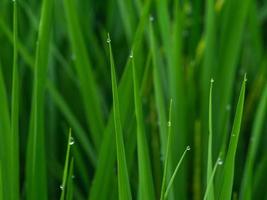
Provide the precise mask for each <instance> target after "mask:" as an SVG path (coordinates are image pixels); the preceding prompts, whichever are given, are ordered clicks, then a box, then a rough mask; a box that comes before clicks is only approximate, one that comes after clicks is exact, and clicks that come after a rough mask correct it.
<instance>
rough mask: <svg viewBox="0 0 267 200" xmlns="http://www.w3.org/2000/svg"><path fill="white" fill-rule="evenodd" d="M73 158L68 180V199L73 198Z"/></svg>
mask: <svg viewBox="0 0 267 200" xmlns="http://www.w3.org/2000/svg"><path fill="white" fill-rule="evenodd" d="M73 162H74V161H73V158H72V159H71V161H70V169H69V174H68V182H67V194H66V200H71V199H73V178H75V177H74V175H73Z"/></svg>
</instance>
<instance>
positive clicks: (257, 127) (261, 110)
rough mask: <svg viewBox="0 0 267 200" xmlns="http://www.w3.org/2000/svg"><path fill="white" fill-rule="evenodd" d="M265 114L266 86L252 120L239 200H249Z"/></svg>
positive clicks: (266, 111)
mask: <svg viewBox="0 0 267 200" xmlns="http://www.w3.org/2000/svg"><path fill="white" fill-rule="evenodd" d="M266 113H267V85H266V86H265V89H264V91H263V94H262V97H261V100H260V103H259V106H258V109H257V112H256V118H255V120H254V124H253V128H252V133H251V136H250V144H249V150H248V156H247V160H246V164H245V171H244V174H243V181H242V185H241V193H240V199H247V200H248V199H251V197H252V196H251V195H252V194H251V190H252V183H253V181H252V178H253V177H252V176H253V167H254V163H255V159H256V152H257V149H258V145H259V142H260V137H261V133H262V129H263V125H264V122H265V116H266Z"/></svg>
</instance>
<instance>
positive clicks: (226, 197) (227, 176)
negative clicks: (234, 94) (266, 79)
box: [218, 75, 247, 200]
mask: <svg viewBox="0 0 267 200" xmlns="http://www.w3.org/2000/svg"><path fill="white" fill-rule="evenodd" d="M246 81H247V80H246V75H245V76H244V80H243V83H242V87H241V91H240V96H239V99H238V103H237V108H236V114H235V118H234V124H233V128H232V132H231V137H230V144H229V147H228V152H227V155H226V159H225V165H224V168H223V172H222V177H223V178H222V182H221V183H222V186H221V189H220V193H219V198H218V199H219V200H230V199H231V196H232V186H233V179H234V167H235V155H236V149H237V143H238V138H239V133H240V128H241V121H242V115H243V106H244V100H245V89H246Z"/></svg>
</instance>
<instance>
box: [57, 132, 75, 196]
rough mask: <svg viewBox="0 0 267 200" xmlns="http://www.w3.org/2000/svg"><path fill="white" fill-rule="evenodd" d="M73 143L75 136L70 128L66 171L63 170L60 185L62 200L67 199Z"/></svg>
mask: <svg viewBox="0 0 267 200" xmlns="http://www.w3.org/2000/svg"><path fill="white" fill-rule="evenodd" d="M73 144H74V140H73V138H72V136H71V129H70V130H69V137H68V144H67V151H66V159H65V165H64V171H63V176H62V184H61V185H60V189H61V195H60V200H64V199H65V191H66V184H67V180H68V173H69V157H70V148H71V145H73Z"/></svg>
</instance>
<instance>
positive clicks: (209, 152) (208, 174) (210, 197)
mask: <svg viewBox="0 0 267 200" xmlns="http://www.w3.org/2000/svg"><path fill="white" fill-rule="evenodd" d="M213 82H214V80H213V79H211V80H210V96H209V141H208V162H207V183H208V181H209V180H210V179H211V176H212V88H213ZM207 199H209V200H214V188H213V183H211V186H210V193H209V196H208V197H207Z"/></svg>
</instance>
